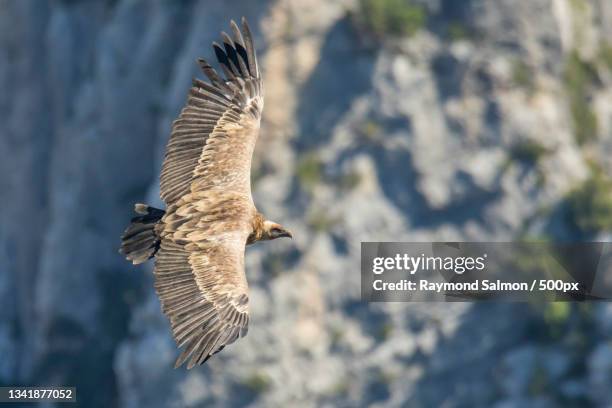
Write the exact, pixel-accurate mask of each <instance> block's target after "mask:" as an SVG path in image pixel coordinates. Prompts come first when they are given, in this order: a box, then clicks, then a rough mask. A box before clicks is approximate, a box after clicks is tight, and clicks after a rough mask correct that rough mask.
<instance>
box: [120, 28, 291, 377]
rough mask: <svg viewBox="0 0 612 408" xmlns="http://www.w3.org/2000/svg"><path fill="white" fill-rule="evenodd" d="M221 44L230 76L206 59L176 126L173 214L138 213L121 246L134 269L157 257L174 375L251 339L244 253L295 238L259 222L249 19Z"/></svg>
mask: <svg viewBox="0 0 612 408" xmlns="http://www.w3.org/2000/svg"><path fill="white" fill-rule="evenodd" d="M231 28H232V34H233V35H232V36H229V35H228V34H226V33H221V36H222V38H223V46H221V45H219V44H217V43H213V48H214V51H215V54H216V56H217V59H218V60H219V63H220V65H221V68H222V70H223V73H224V77H221V76H220V75H218V74H217V72H216V71H215V70H214V69H213V68H212V67H211V65H210V64H209V63H208V62H206V61H205V60H204V59H199V60H198V62H199V64H200V67H201V68H202V71H203V72H204V74H206V76H207V77H208V79H209V81H210V82H209V83H208V82H204V81H201V80H199V79H194V80H193V86H192V88H191V90H190V91H189V96H188V98H187V103H186V106H185V107H184V108H183V110H182V111H181V113H180V115H179V117H178V119H176V120H175V121H174V123H173V125H172V132H171V135H170V139H169V141H168V144H167V147H166V153H165V159H164V163H163V167H162V172H161V187H160V195H161V198H162V200H163V201H164V203H165V204H166V210H165V211H164V210H160V209H157V208H153V207H149V206H147V205H145V204H136V206H135V211H136V213H137V214H138V216H136V217H134V218H133V219H132V222H131V224H130V225H129V226H128V227H127V229H126V230H125V232H124V234H123V236H122V237H121V240H122V242H121V249H120V252H121V253H123V254H124V255H125V256H126V258H127V259H128V260H130V261H132V262H133V263H134V264H139V263H142V262H145V261H146V260H148V259H150V258H155V272H154V274H155V289H156V291H157V294H158V295H159V298H160V300H161V306H162V310H163V312H164V313H165V314H166V316H167V317H168V318H169V319H170V324H171V326H172V333H173V336H174V339H175V341H176V344H177V346H178V347H179V348H182V349H183V350H182V352H181V354H180V356H179V357H178V359H177V361H176V365H175V367H179V366H180V365H182V364H183V363H185V362H187V361H189V362H188V365H187V368H192V367H193V366H194V365H196V364H203V363H204V362H205V361H206V360H208V359H209V358H210V357H211V356H212V355H213V354H215V353H217V352H219V351H221V349H223V347H225V346H226V345H228V344H230V343H233V342H234V341H235V340H236V339H238V338H239V337H242V336H244V335H246V333H247V328H248V324H249V294H248V286H247V280H246V276H245V272H244V252H245V246H246V245H249V244H252V243H254V242H257V241H263V240H271V239H276V238H280V237H291V233H290V232H289V231H287V229H285V228H284V227H282V226H281V225H279V224H278V223H276V222H272V221H269V220H267V219H266V218H265V217H264V216H263V215H262V214H260V213H259V212H258V211H257V209H256V208H255V205H254V203H253V198H252V197H251V182H250V176H251V156H252V154H253V149H254V147H255V142H256V140H257V134H258V133H259V123H260V118H261V112H262V109H263V105H264V102H263V86H262V80H261V74H260V71H259V67H258V65H257V57H256V55H255V48H254V47H253V38H252V35H251V31H250V29H249V26H248V24H247V22H246V20H245V19H244V18H243V19H242V30H241V29H240V28H239V27H238V25H237V24H236V23H235V22H234V21H232V22H231Z"/></svg>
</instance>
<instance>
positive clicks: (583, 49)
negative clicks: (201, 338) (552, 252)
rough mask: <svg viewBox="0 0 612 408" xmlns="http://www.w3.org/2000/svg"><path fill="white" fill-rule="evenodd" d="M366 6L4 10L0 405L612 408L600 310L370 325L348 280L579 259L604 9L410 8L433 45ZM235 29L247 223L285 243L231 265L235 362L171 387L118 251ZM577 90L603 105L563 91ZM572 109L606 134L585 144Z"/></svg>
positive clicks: (443, 3)
mask: <svg viewBox="0 0 612 408" xmlns="http://www.w3.org/2000/svg"><path fill="white" fill-rule="evenodd" d="M357 3H358V2H353V1H325V0H307V1H298V0H286V1H277V2H273V1H249V2H240V4H239V3H238V2H233V1H220V0H211V1H209V0H207V1H184V2H173V1H163V0H154V1H145V0H107V1H98V2H85V1H74V0H71V1H68V0H63V1H55V2H40V1H35V0H5V1H3V2H0V8H1V9H2V11H1V12H0V55H1V56H2V57H1V58H0V89H2V93H0V191H1V192H2V193H1V195H0V197H2V203H1V206H0V356H1V358H0V385H3V384H64V385H76V386H77V387H79V400H80V401H82V403H83V404H84V405H86V406H100V407H108V406H126V407H140V406H148V407H166V406H177V407H183V406H204V405H206V406H208V405H209V404H210V405H212V406H241V405H249V406H261V407H269V406H356V405H360V404H363V405H368V404H380V405H382V406H398V407H399V406H440V405H446V406H500V407H502V406H503V407H505V406H509V407H510V406H557V405H558V404H559V403H560V401H561V402H567V401H569V403H571V404H574V405H573V406H578V405H581V404H583V403H592V404H594V405H597V404H604V403H605V402H606V401H608V400H609V398H606V397H609V390H608V389H607V388H606V386H605V384H606V379H608V378H609V376H610V374H609V371H610V370H609V369H610V354H611V353H610V350H609V349H610V347H609V345H608V344H607V343H606V340H605V339H606V338H609V335H610V332H611V330H610V329H611V326H610V324H609V323H606V319H605V317H606V316H609V315H610V310H609V309H610V308H608V307H605V306H591V307H587V308H584V309H579V308H574V307H570V308H569V312H567V313H569V316H566V315H563V313H561V315H562V316H566V317H567V318H568V320H571V322H575V323H571V322H570V323H568V322H564V321H562V322H560V321H559V318H558V316H559V313H558V310H557V309H555V310H557V312H555V311H554V310H553V311H552V312H551V313H550V314H547V312H541V311H540V310H534V309H533V308H531V307H529V306H528V305H513V304H500V305H494V306H490V305H481V304H474V305H472V304H459V303H457V304H371V305H368V304H366V303H363V302H361V300H360V297H359V296H360V280H359V266H360V261H359V256H360V242H362V241H377V240H380V241H402V240H406V241H431V240H471V241H487V240H499V241H503V240H513V239H517V238H518V237H521V236H525V235H534V236H543V235H546V236H549V237H552V238H556V239H566V240H568V239H569V240H571V239H582V238H584V236H583V235H579V234H578V232H576V231H575V229H574V227H573V226H572V225H570V224H568V222H567V211H566V206H567V203H566V201H567V200H566V197H567V194H568V193H569V192H571V191H572V190H573V189H574V188H575V186H577V185H579V184H580V183H581V182H583V181H584V180H585V179H587V178H588V177H589V175H590V172H591V171H592V170H591V163H593V162H597V163H598V165H599V166H600V167H601V168H602V169H603V171H604V172H605V173H607V174H609V173H610V170H612V160H610V157H612V155H611V153H612V138H611V136H612V102H611V101H612V67H611V65H612V62H611V61H610V59H611V58H612V57H611V53H612V51H611V50H612V48H610V46H611V44H612V3H610V2H609V1H606V0H571V1H570V0H530V1H526V0H525V1H511V0H496V1H485V0H468V1H463V2H457V1H453V0H437V1H427V2H425V1H414V2H413V3H415V4H417V3H420V4H422V7H424V8H425V9H426V13H427V22H426V24H425V25H424V26H423V27H422V28H420V29H419V30H418V31H417V32H416V33H415V34H414V35H412V36H409V37H405V38H389V39H385V40H384V41H382V42H380V41H376V40H374V41H373V40H372V39H371V38H369V37H368V35H367V33H365V34H364V33H363V32H361V31H360V30H362V28H359V27H357V26H356V25H355V24H354V19H353V16H354V13H355V12H357V11H356V10H357V7H358V5H357ZM243 15H244V16H246V17H247V18H248V19H249V21H250V23H251V26H252V28H253V31H254V33H255V37H256V43H257V46H258V52H259V58H260V64H261V67H262V70H263V75H264V79H265V87H266V108H265V111H264V121H263V124H262V130H261V136H260V142H259V144H258V146H257V152H256V157H255V160H254V171H253V173H254V174H253V190H254V193H253V194H254V199H255V202H256V204H257V206H258V208H259V210H260V211H262V212H263V213H265V214H267V215H269V216H270V218H273V219H274V220H275V221H278V222H281V223H282V224H284V225H287V226H288V227H289V228H290V229H291V230H292V231H293V233H294V236H295V239H294V240H293V241H291V242H289V241H285V242H273V243H266V244H258V245H255V246H254V247H252V248H249V250H248V251H247V257H246V266H247V276H248V279H249V282H250V285H251V294H250V299H251V314H252V319H251V327H250V330H249V335H248V337H246V338H245V339H242V340H240V341H239V342H237V343H235V344H234V345H232V346H231V347H228V348H226V349H225V350H224V351H223V352H222V353H221V354H219V355H217V356H215V357H214V358H213V359H211V360H210V362H209V363H207V365H206V366H205V367H200V368H196V369H194V370H191V371H189V372H187V371H184V370H182V369H180V370H173V369H172V365H173V362H174V359H175V358H176V356H177V351H176V350H175V347H174V343H173V341H172V339H171V337H170V332H169V329H168V324H167V321H166V319H165V317H164V316H163V315H162V314H161V311H160V308H159V303H158V301H157V298H156V296H155V293H154V290H153V284H152V277H151V273H150V272H151V267H152V266H151V265H146V266H143V267H138V268H135V267H133V266H131V265H130V264H128V263H127V262H125V261H124V260H123V259H122V258H121V256H120V255H119V254H118V253H117V249H118V245H119V236H120V234H121V232H122V231H123V229H124V228H125V226H126V224H127V222H128V221H129V218H130V217H131V211H132V207H133V204H134V203H135V202H140V201H146V202H148V203H150V204H152V205H157V206H161V205H162V203H161V202H160V200H159V197H158V193H159V189H158V174H159V171H160V167H161V162H162V158H163V152H164V146H165V143H166V141H167V138H168V133H169V130H170V126H171V122H172V120H173V119H174V118H175V117H176V115H177V113H178V112H179V110H180V108H181V107H182V104H183V102H184V101H185V98H186V92H187V89H188V87H189V86H190V80H191V77H192V76H194V75H199V74H198V72H197V66H196V64H195V59H196V57H198V56H204V57H206V58H208V59H210V60H212V59H213V58H212V57H213V53H212V49H211V47H210V43H211V42H212V41H213V40H216V39H217V37H218V33H219V32H220V31H221V30H226V31H227V30H228V29H229V25H228V23H229V19H230V18H234V19H238V18H240V17H241V16H243ZM606 52H607V54H606ZM605 55H607V58H608V60H607V62H606V59H605V57H604V56H605ZM576 61H579V62H576ZM571 64H581V65H580V66H581V67H583V69H587V68H584V67H588V70H590V71H589V72H594V73H595V74H594V76H595V77H596V78H595V79H594V80H593V83H588V84H582V85H581V86H583V88H580V89H578V90H576V89H575V88H571V86H572V83H570V84H569V85H568V81H571V77H568V75H569V74H568V70H569V69H571V67H572V65H571ZM568 67H569V68H568ZM568 78H569V79H568ZM577 92H578V94H579V96H584V97H585V98H584V100H578V103H579V105H580V104H588V106H589V108H588V109H589V110H590V111H592V112H593V115H595V117H596V119H597V126H596V127H595V129H594V130H593V131H592V132H591V133H593V134H592V135H591V136H592V139H591V140H590V141H588V142H587V143H586V144H585V143H580V140H579V139H578V138H577V136H576V135H577V134H578V133H580V132H579V131H577V126H578V127H580V123H578V124H577V123H576V120H575V119H576V118H575V117H574V115H573V114H572V112H573V108H575V106H574V105H573V103H574V104H575V103H576V101H573V100H572V97H575V95H576V93H577ZM578 130H580V129H578ZM564 310H565V309H561V312H563V311H564ZM550 316H556V317H554V318H549V317H550ZM608 388H609V387H608ZM81 398H82V399H81ZM496 404H497V405H496Z"/></svg>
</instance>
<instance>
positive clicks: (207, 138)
mask: <svg viewBox="0 0 612 408" xmlns="http://www.w3.org/2000/svg"><path fill="white" fill-rule="evenodd" d="M231 27H232V32H233V37H230V36H229V35H228V34H226V33H222V37H223V48H222V47H221V46H220V45H219V44H217V43H213V48H214V50H215V54H216V56H217V59H218V60H219V63H220V64H221V68H222V69H223V72H224V73H225V78H221V77H220V76H219V75H218V74H217V72H216V71H215V70H214V69H213V68H212V67H211V66H210V64H209V63H208V62H206V61H205V60H204V59H200V60H199V61H198V62H199V63H200V66H201V68H202V70H203V71H204V73H205V74H206V76H207V77H208V79H209V80H210V83H206V82H203V81H200V80H199V79H194V81H193V87H192V88H191V90H190V92H189V97H188V99H187V104H186V106H185V107H184V108H183V110H182V111H181V114H180V116H179V118H178V119H177V120H176V121H175V122H174V124H173V126H172V133H171V136H170V140H169V141H168V145H167V147H166V155H165V159H164V164H163V167H162V173H161V189H160V195H161V198H162V199H163V200H164V202H165V203H166V205H168V206H169V205H171V204H173V203H175V202H176V201H177V200H178V199H179V198H181V197H182V196H184V195H185V194H187V193H189V192H192V191H199V190H200V191H201V190H205V189H210V188H222V189H224V190H228V189H232V190H235V191H241V192H243V193H248V194H249V195H250V191H251V190H250V174H251V156H252V154H253V149H254V147H255V142H256V140H257V134H258V132H259V121H260V117H261V111H262V109H263V93H262V92H263V86H262V82H261V76H260V73H259V68H258V66H257V59H256V55H255V49H254V47H253V40H252V36H251V32H250V30H249V27H248V25H247V23H246V21H245V20H244V19H243V20H242V32H241V31H240V29H239V28H238V26H237V25H236V23H234V22H233V21H232V23H231Z"/></svg>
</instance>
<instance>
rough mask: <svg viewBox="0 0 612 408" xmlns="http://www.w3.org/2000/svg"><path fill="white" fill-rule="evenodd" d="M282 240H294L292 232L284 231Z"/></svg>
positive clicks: (281, 235)
mask: <svg viewBox="0 0 612 408" xmlns="http://www.w3.org/2000/svg"><path fill="white" fill-rule="evenodd" d="M279 237H280V238H291V239H293V234H291V232H289V231H287V230H284V231H283V232H282V233H281V234H280V235H279Z"/></svg>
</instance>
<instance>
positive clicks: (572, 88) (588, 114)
mask: <svg viewBox="0 0 612 408" xmlns="http://www.w3.org/2000/svg"><path fill="white" fill-rule="evenodd" d="M596 79H597V73H596V71H595V68H594V67H593V66H592V65H591V64H590V63H588V62H586V61H583V60H582V59H581V58H580V56H579V55H578V53H577V52H573V53H572V54H571V55H570V56H569V57H568V58H567V61H566V64H565V88H566V92H567V95H568V97H569V104H570V112H571V114H572V119H573V122H574V135H575V137H576V141H577V142H578V144H584V143H586V142H589V141H592V140H594V139H595V138H596V137H597V131H598V127H599V126H598V123H597V116H596V115H595V112H594V111H593V109H592V108H591V106H590V101H589V92H590V88H591V87H592V85H593V83H594V82H595V81H596Z"/></svg>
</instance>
